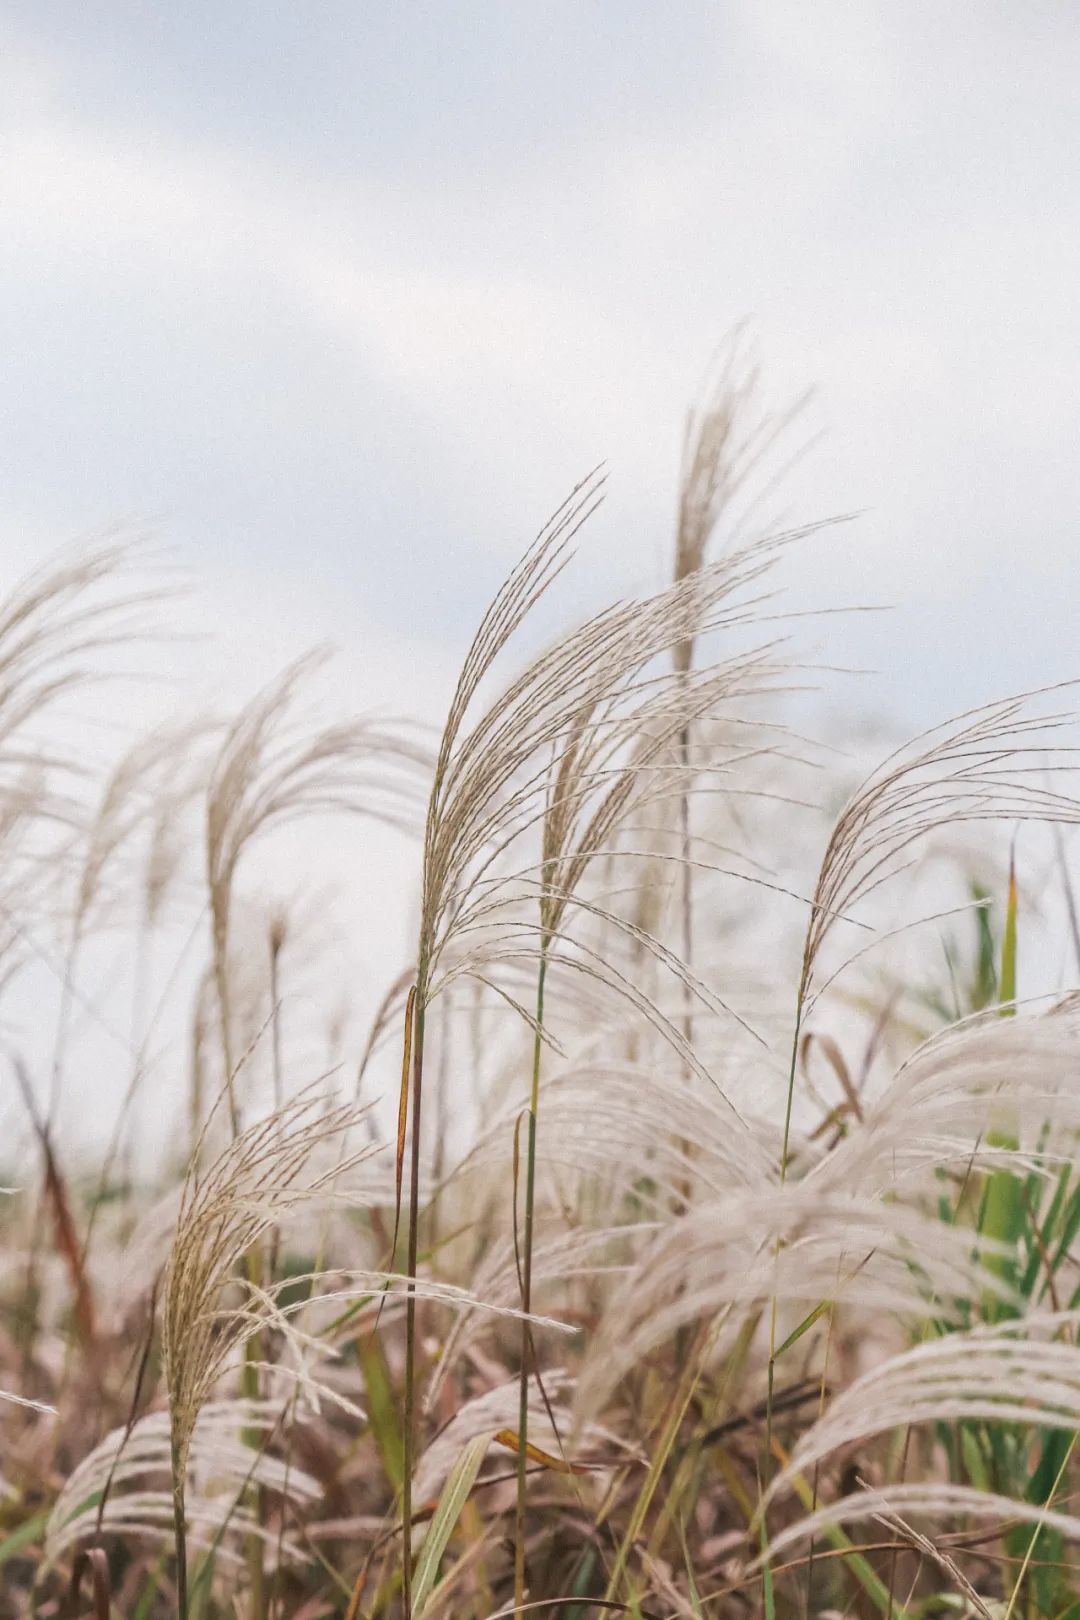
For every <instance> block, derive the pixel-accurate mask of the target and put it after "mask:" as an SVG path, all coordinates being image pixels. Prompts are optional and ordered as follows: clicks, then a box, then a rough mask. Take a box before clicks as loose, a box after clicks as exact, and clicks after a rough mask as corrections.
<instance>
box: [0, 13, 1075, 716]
mask: <svg viewBox="0 0 1080 1620" xmlns="http://www.w3.org/2000/svg"><path fill="white" fill-rule="evenodd" d="M1078 84H1080V15H1078V13H1077V10H1076V7H1075V6H1074V5H1073V4H1072V3H1070V0H1062V3H1060V4H1052V3H1043V0H1028V3H1025V4H1023V5H1019V4H1016V3H1015V0H1003V3H1000V4H996V3H993V0H982V3H980V4H977V5H976V4H971V5H965V6H942V5H940V4H939V3H937V0H934V3H915V4H912V3H910V0H905V3H903V4H901V3H899V0H896V3H889V4H882V5H875V4H873V3H871V0H857V3H853V4H850V5H849V4H843V3H825V4H822V5H817V6H806V5H803V4H799V3H795V4H786V3H783V0H765V3H761V0H746V3H740V0H716V3H711V4H709V3H701V0H684V3H677V4H668V5H662V6H661V5H655V4H652V3H633V0H619V3H617V4H616V3H614V0H611V3H606V4H598V3H595V0H567V3H553V0H522V3H517V0H500V3H487V4H467V3H464V0H438V3H432V4H427V3H420V0H409V3H407V4H402V3H393V0H385V3H374V0H340V3H338V0H310V3H305V4H303V5H299V4H296V3H295V0H259V3H244V0H229V3H228V4H222V3H220V0H205V3H196V0H180V3H174V4H171V5H150V4H146V3H140V4H137V3H134V0H130V3H125V0H108V3H95V0H82V3H80V4H79V5H72V4H70V3H68V0H62V3H51V0H6V4H5V5H4V7H3V19H2V21H0V102H2V108H0V134H2V143H3V155H2V167H0V333H2V353H3V368H4V378H3V390H2V397H0V424H2V426H0V522H2V533H3V549H2V556H3V562H2V569H3V572H4V573H5V574H8V573H10V572H11V571H12V570H13V569H14V568H15V567H16V566H20V565H21V564H23V563H24V562H27V561H32V560H37V559H39V558H40V557H41V556H42V555H43V554H45V553H46V552H47V551H48V550H49V549H50V548H51V547H53V546H54V545H55V544H56V543H58V542H59V541H62V540H64V539H66V538H67V537H68V536H70V535H72V534H75V533H78V532H80V531H83V530H90V529H93V528H95V527H97V526H99V525H101V524H103V523H106V522H108V521H110V520H112V519H115V518H135V519H146V520H149V521H151V522H152V523H154V524H155V525H156V526H157V527H158V529H159V530H160V532H161V534H162V535H163V537H164V538H165V539H167V540H168V541H169V543H170V544H171V545H172V546H174V547H175V549H176V551H177V552H178V553H179V555H180V556H181V558H182V559H183V560H184V561H185V562H187V563H190V564H191V565H192V566H193V568H194V570H195V572H196V574H197V575H198V576H199V577H200V578H201V579H202V580H203V582H204V589H205V594H206V600H207V602H208V603H209V604H210V605H209V608H208V611H209V613H210V615H211V617H214V616H216V617H217V618H218V619H219V620H220V621H221V622H222V623H226V622H227V623H228V624H229V625H230V629H231V635H230V640H229V642H228V648H229V649H230V650H231V652H232V655H233V658H234V661H235V662H236V665H237V670H236V673H238V674H240V675H243V676H244V677H246V676H247V675H248V673H249V657H250V656H251V653H250V650H251V648H252V647H257V648H258V649H259V651H258V654H257V656H256V657H255V659H254V663H253V664H251V665H250V669H252V670H253V669H254V667H255V665H256V664H258V662H259V660H260V659H263V660H265V661H267V662H268V661H269V660H270V659H271V658H274V659H281V658H284V657H286V656H288V655H289V654H291V653H292V652H294V651H299V650H300V649H301V648H302V647H303V646H304V645H306V644H307V643H308V642H310V641H312V640H315V639H320V638H322V637H324V636H328V637H330V638H332V639H336V640H339V641H342V642H345V643H346V644H347V645H348V647H349V648H350V658H351V664H350V668H351V669H352V670H353V673H354V675H355V677H356V680H357V682H358V684H359V685H360V686H364V685H365V683H367V685H368V686H369V687H370V692H371V695H372V698H373V700H374V701H380V702H381V701H385V700H386V699H387V697H388V695H393V696H395V697H399V698H401V697H402V695H403V694H404V697H406V698H408V699H409V700H410V701H415V702H416V703H417V704H418V705H427V704H430V702H431V695H432V690H433V682H435V683H436V684H437V682H438V679H439V677H440V676H442V675H445V673H446V672H447V671H449V670H450V669H451V667H452V666H453V665H454V663H455V662H456V660H457V659H458V658H459V656H460V653H461V651H462V648H463V644H464V641H465V639H466V638H467V635H468V633H469V630H470V627H471V625H472V623H473V622H474V620H475V618H476V616H477V614H478V611H479V609H480V607H481V605H482V603H483V601H484V600H485V599H486V597H487V596H488V595H490V593H491V591H492V589H493V588H494V586H495V584H496V583H497V580H498V578H499V577H500V576H501V575H502V573H504V572H505V570H506V569H507V568H508V566H509V565H510V564H511V562H512V561H513V559H514V557H515V556H516V554H517V552H518V550H519V548H520V546H521V544H522V543H523V542H524V541H525V540H526V539H527V538H528V537H529V536H530V535H531V533H532V532H533V531H534V530H535V529H536V527H537V526H538V525H539V522H540V521H541V520H542V519H543V517H544V516H545V515H546V513H547V512H548V511H549V510H550V509H551V508H552V507H553V506H554V505H556V504H557V503H558V501H559V499H560V498H561V496H562V495H563V493H564V492H565V491H566V490H567V489H568V488H569V486H570V485H571V484H572V483H573V482H574V481H575V480H576V479H577V477H578V476H580V475H581V474H582V473H584V472H585V471H586V470H588V469H589V468H590V467H591V466H593V465H594V464H595V463H596V462H598V461H600V460H601V459H606V460H607V461H608V463H609V464H610V468H611V480H612V482H611V496H610V499H609V501H608V503H607V507H606V509H605V511H604V513H603V515H602V516H601V518H600V519H599V521H598V523H597V525H596V527H595V532H594V534H593V535H592V536H590V538H589V540H588V542H587V545H586V555H585V557H584V559H583V562H582V565H581V566H582V570H583V573H582V574H581V576H580V577H581V580H582V587H581V590H582V594H583V597H590V596H597V597H599V596H602V595H603V594H604V593H605V592H607V591H609V590H620V591H621V590H623V589H625V588H627V587H628V586H638V585H642V584H650V583H654V582H656V581H657V580H658V579H659V577H660V575H661V571H662V569H663V568H664V566H665V564H666V558H667V551H668V547H669V544H670V525H671V512H672V504H673V490H674V480H675V473H676V466H677V460H678V447H679V435H680V427H681V418H682V413H683V409H684V406H685V404H686V402H687V400H688V398H689V397H690V395H691V394H692V392H693V390H694V388H695V386H696V384H697V382H698V379H699V377H700V376H701V373H702V371H703V369H704V368H705V365H706V363H707V361H708V358H709V355H710V353H711V352H712V351H713V349H714V348H715V346H716V344H717V342H718V341H719V340H720V339H721V338H722V336H723V334H724V333H725V331H726V330H728V329H729V328H730V327H731V326H732V325H733V324H734V323H735V322H737V321H739V320H740V319H741V318H743V317H745V316H752V317H753V319H754V321H755V325H756V330H757V333H758V335H759V341H760V345H761V349H762V353H763V357H764V361H765V366H766V372H767V375H768V378H769V380H770V387H771V390H772V392H773V394H774V396H775V398H776V399H777V400H778V401H780V402H782V401H784V400H785V399H788V398H790V397H791V396H792V395H794V394H796V393H798V392H800V391H801V390H802V389H803V388H805V387H806V386H808V385H814V386H815V387H816V389H817V395H816V402H815V404H814V407H813V424H814V426H815V427H820V428H821V429H822V430H823V434H824V437H823V439H822V441H821V443H820V444H819V445H818V447H817V449H816V450H815V451H814V453H813V456H812V457H811V458H810V459H809V460H808V461H807V462H806V463H805V464H804V465H803V466H802V467H801V469H800V470H799V472H798V474H797V475H796V477H795V478H794V479H793V482H792V486H791V490H790V494H789V501H790V504H791V506H792V510H793V512H796V513H797V514H798V515H800V516H805V517H819V516H827V515H830V514H833V513H839V512H847V511H852V510H858V511H859V512H860V514H861V515H860V517H859V518H858V520H857V522H855V523H853V524H851V525H849V526H847V527H846V528H845V529H844V530H843V531H842V532H837V533H834V534H832V535H830V537H829V538H828V539H826V540H824V541H821V542H818V543H817V544H815V546H813V547H812V548H810V549H808V550H807V551H806V552H805V553H804V555H803V557H802V559H801V561H799V562H798V563H797V564H796V565H795V566H794V567H793V570H792V574H791V578H792V583H793V587H794V588H795V590H796V591H797V594H798V598H799V600H800V601H801V602H803V603H804V604H805V605H808V606H809V605H813V606H822V605H827V604H832V603H847V602H859V601H864V602H865V601H891V602H895V603H896V604H897V607H896V611H895V612H894V613H893V614H892V615H891V616H890V617H889V618H888V619H886V620H882V619H876V618H875V619H874V620H867V619H864V620H861V621H857V622H850V623H842V624H839V625H837V624H835V623H834V624H832V625H831V626H830V628H829V630H828V633H827V638H826V640H825V642H824V644H823V646H824V651H825V653H826V654H827V655H828V656H831V657H833V658H835V659H838V660H845V661H848V662H851V663H855V664H864V665H867V664H868V665H873V666H876V667H877V668H879V669H880V670H881V674H880V675H879V676H877V677H875V678H874V679H873V680H871V681H869V682H868V683H867V686H866V698H865V701H866V702H867V703H869V704H872V705H875V706H877V707H879V708H883V709H889V710H891V711H892V712H893V713H895V714H896V715H897V716H898V717H900V718H907V717H908V716H910V717H911V718H912V719H913V720H921V719H923V718H924V717H925V718H933V717H936V716H937V715H939V714H941V713H945V712H949V711H951V710H953V709H956V708H958V707H961V706H963V705H964V704H966V703H968V702H975V701H979V700H981V699H983V698H989V697H993V696H996V695H1000V694H1001V693H1002V692H1003V691H1008V690H1012V689H1014V688H1017V687H1022V686H1026V685H1033V684H1039V683H1042V682H1044V681H1050V680H1054V679H1059V678H1062V677H1065V676H1067V675H1071V674H1074V673H1080V637H1078V636H1077V635H1076V628H1077V618H1078V615H1077V603H1078V601H1080V544H1078V541H1077V510H1078V495H1080V457H1078V455H1077V421H1078V416H1080V411H1078V406H1080V367H1078V363H1077V362H1078V358H1080V356H1078V343H1077V337H1078V327H1080V315H1078V307H1080V305H1078V296H1077V285H1078V275H1077V271H1078V262H1077V260H1078V255H1077V249H1078V245H1080V196H1078V182H1077V173H1078V170H1080V163H1078V158H1080V153H1078V141H1077V134H1078V117H1077V110H1076V109H1077V105H1078V92H1077V86H1078ZM417 627H419V629H418V628H417ZM350 678H351V677H350ZM364 696H365V693H364V692H363V691H360V692H359V694H358V701H360V702H363V700H364ZM435 701H436V706H437V703H438V691H437V690H436V693H435Z"/></svg>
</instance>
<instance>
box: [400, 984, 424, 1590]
mask: <svg viewBox="0 0 1080 1620" xmlns="http://www.w3.org/2000/svg"><path fill="white" fill-rule="evenodd" d="M424 1013H425V1008H424V1000H423V996H422V993H421V992H420V990H419V989H418V991H417V995H416V1002H415V1008H414V1012H413V1019H414V1025H413V1052H412V1065H413V1070H412V1125H411V1128H410V1137H409V1237H408V1255H407V1259H406V1263H405V1272H406V1276H407V1278H408V1282H409V1292H408V1295H407V1296H406V1300H405V1397H404V1403H403V1410H402V1435H401V1440H402V1447H401V1449H402V1482H401V1535H402V1544H401V1598H402V1612H403V1614H404V1616H405V1620H411V1616H412V1545H411V1543H412V1478H413V1471H414V1469H415V1467H416V1294H415V1283H416V1271H417V1262H418V1256H419V1226H420V1105H421V1102H422V1100H423V1091H424Z"/></svg>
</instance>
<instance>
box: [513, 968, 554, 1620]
mask: <svg viewBox="0 0 1080 1620" xmlns="http://www.w3.org/2000/svg"><path fill="white" fill-rule="evenodd" d="M546 978H547V939H546V936H545V938H544V940H543V941H542V943H541V946H540V963H539V966H538V968H537V973H536V1028H535V1030H534V1033H533V1062H532V1086H531V1088H530V1091H529V1137H528V1146H527V1149H526V1158H525V1220H524V1242H523V1248H524V1253H523V1255H522V1264H521V1308H522V1311H523V1312H524V1314H525V1320H524V1321H523V1322H522V1324H521V1375H520V1384H519V1392H518V1456H517V1517H516V1527H515V1529H516V1533H515V1542H514V1605H515V1607H516V1608H520V1607H521V1605H522V1604H523V1603H524V1601H525V1495H526V1465H527V1463H528V1455H527V1451H526V1448H527V1446H528V1440H529V1374H530V1371H531V1370H532V1368H531V1361H532V1336H531V1334H530V1332H529V1321H528V1317H529V1312H530V1311H531V1310H532V1257H533V1209H534V1206H535V1200H536V1122H537V1114H538V1112H539V1108H540V1061H541V1057H542V1053H543V1028H544V984H545V980H546Z"/></svg>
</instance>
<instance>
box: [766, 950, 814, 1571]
mask: <svg viewBox="0 0 1080 1620" xmlns="http://www.w3.org/2000/svg"><path fill="white" fill-rule="evenodd" d="M805 979H806V975H805V972H804V974H803V982H802V983H800V985H799V998H798V1001H797V1003H796V1007H795V1029H794V1032H793V1034H792V1037H791V1063H790V1064H789V1066H788V1087H787V1100H786V1102H785V1105H784V1140H783V1143H782V1145H781V1148H780V1185H781V1187H782V1186H783V1185H784V1183H785V1182H786V1181H787V1169H788V1155H789V1150H790V1144H791V1115H792V1111H793V1108H794V1103H795V1071H796V1068H797V1066H798V1062H799V1036H800V1034H801V1032H802V1017H803V999H804V994H805V989H806V984H805ZM779 1260H780V1238H779V1237H777V1240H776V1245H775V1248H774V1250H773V1265H774V1268H775V1267H776V1266H778V1264H779ZM776 1294H777V1290H776V1277H775V1271H774V1277H773V1290H772V1300H771V1301H770V1307H769V1366H768V1373H767V1382H766V1387H765V1470H764V1475H763V1481H762V1489H763V1490H764V1486H765V1483H766V1482H767V1477H768V1475H769V1474H770V1473H771V1471H772V1467H773V1388H774V1384H775V1374H776V1319H777V1298H776ZM768 1550H769V1531H768V1516H767V1514H765V1513H763V1514H762V1515H761V1554H762V1559H763V1561H764V1575H765V1581H766V1590H767V1591H768V1592H770V1594H771V1580H772V1573H771V1570H770V1569H769V1565H768V1561H767V1560H768Z"/></svg>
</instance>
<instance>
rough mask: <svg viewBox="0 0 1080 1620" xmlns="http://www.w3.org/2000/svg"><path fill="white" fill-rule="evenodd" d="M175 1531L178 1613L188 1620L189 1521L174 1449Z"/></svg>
mask: <svg viewBox="0 0 1080 1620" xmlns="http://www.w3.org/2000/svg"><path fill="white" fill-rule="evenodd" d="M172 1467H173V1531H174V1535H175V1539H176V1612H177V1615H178V1616H179V1620H188V1550H187V1521H186V1515H185V1513H184V1482H183V1479H182V1477H181V1469H180V1459H179V1457H178V1455H177V1452H176V1447H175V1446H174V1447H173V1453H172Z"/></svg>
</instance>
